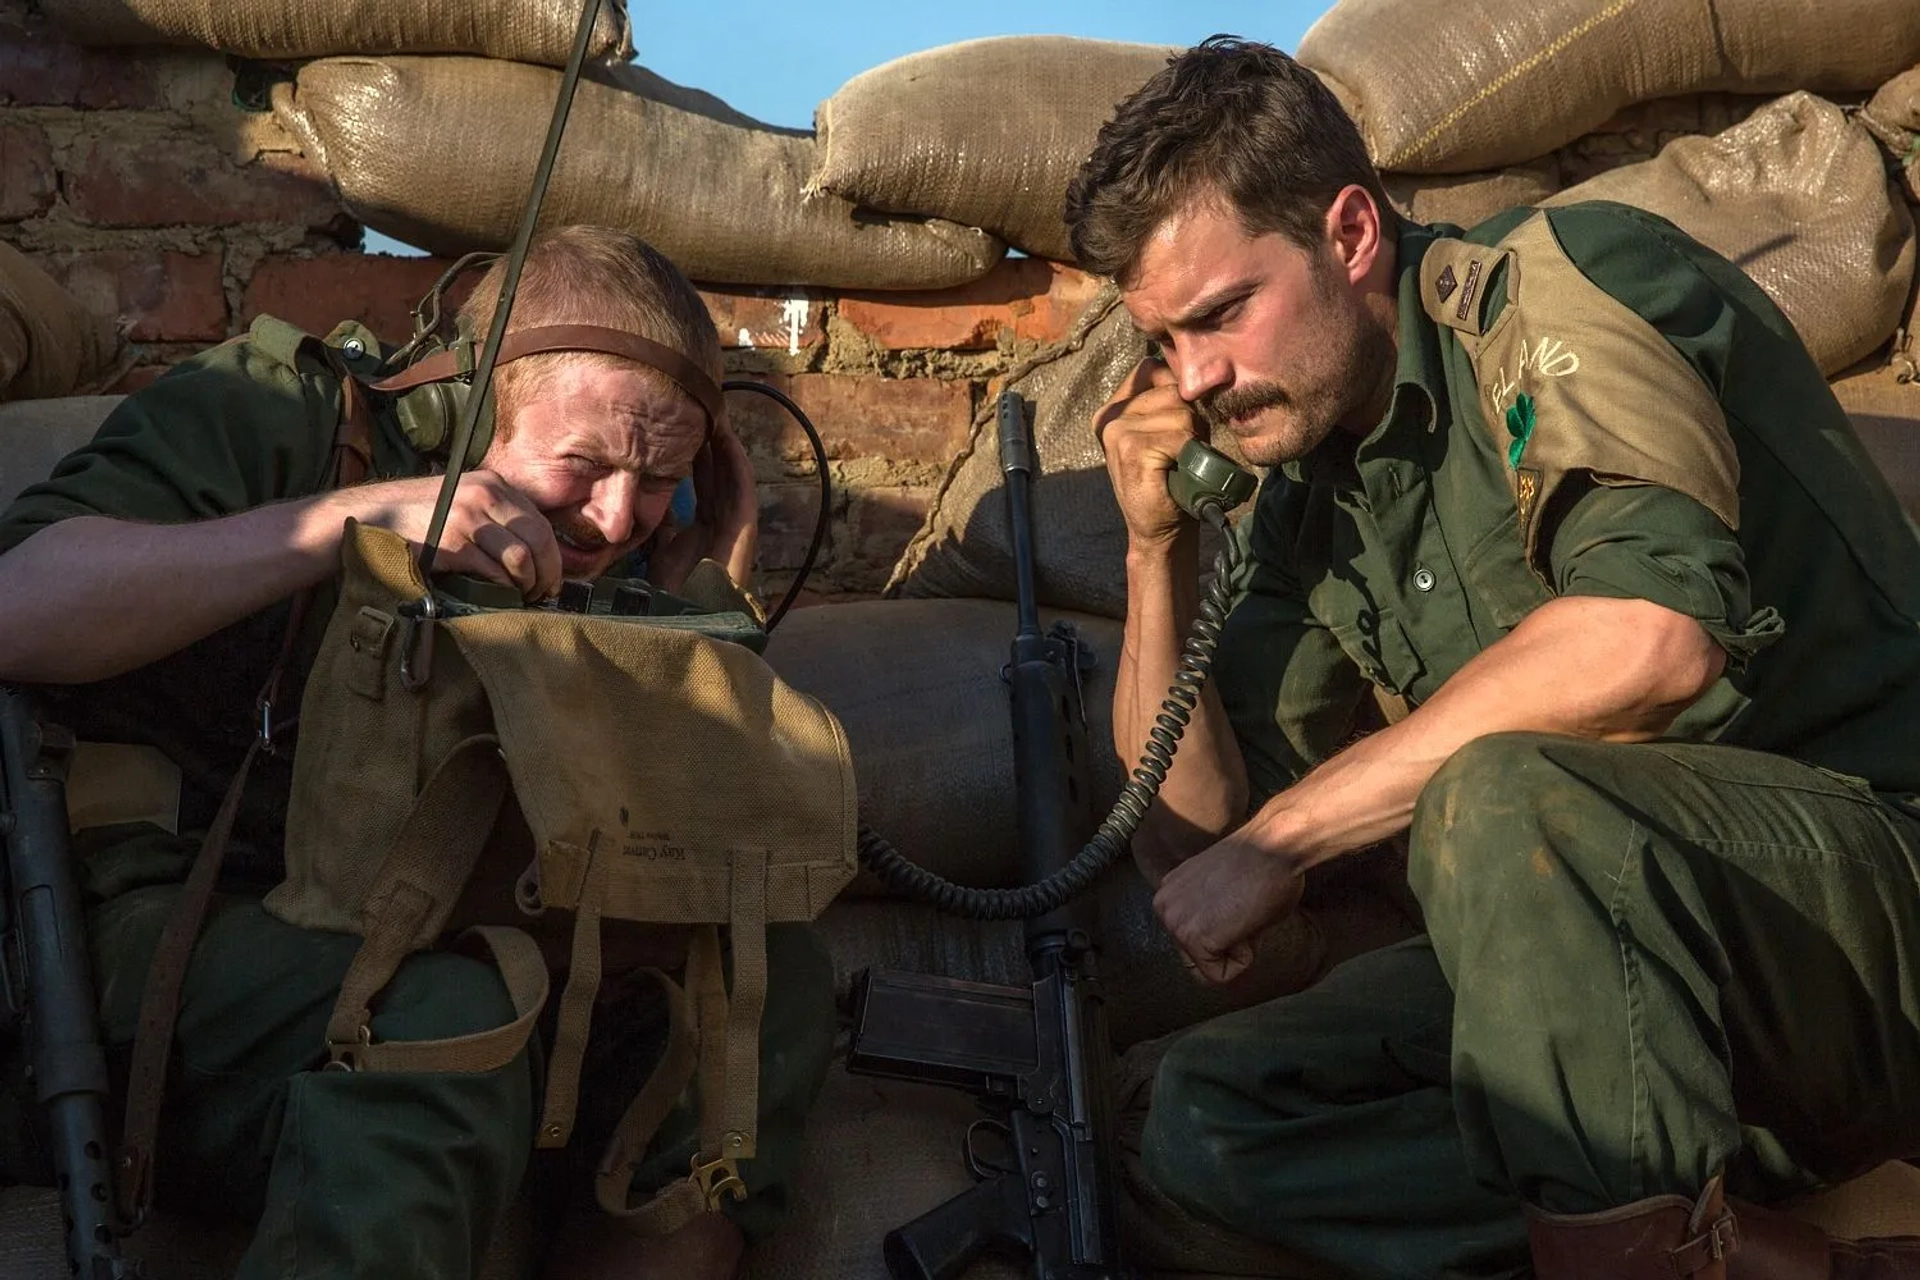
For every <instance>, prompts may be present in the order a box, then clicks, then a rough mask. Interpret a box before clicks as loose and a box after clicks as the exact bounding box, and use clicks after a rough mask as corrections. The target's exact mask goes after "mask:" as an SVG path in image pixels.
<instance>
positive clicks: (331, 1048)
mask: <svg viewBox="0 0 1920 1280" xmlns="http://www.w3.org/2000/svg"><path fill="white" fill-rule="evenodd" d="M372 1047H373V1028H371V1027H369V1026H366V1025H364V1024H363V1025H362V1026H361V1028H360V1032H359V1035H358V1037H357V1038H356V1039H354V1040H352V1041H346V1040H329V1041H327V1060H326V1061H325V1062H323V1063H321V1064H320V1069H321V1070H322V1071H358V1070H359V1069H360V1051H361V1050H363V1049H369V1048H372Z"/></svg>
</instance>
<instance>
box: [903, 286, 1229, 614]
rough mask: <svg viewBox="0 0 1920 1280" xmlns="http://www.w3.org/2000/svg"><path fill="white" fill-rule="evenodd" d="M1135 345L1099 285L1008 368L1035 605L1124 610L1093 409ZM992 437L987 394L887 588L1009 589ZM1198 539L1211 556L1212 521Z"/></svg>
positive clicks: (994, 594)
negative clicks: (1022, 463)
mask: <svg viewBox="0 0 1920 1280" xmlns="http://www.w3.org/2000/svg"><path fill="white" fill-rule="evenodd" d="M1146 354H1147V344H1146V340H1145V339H1143V338H1142V337H1141V336H1140V333H1139V331H1138V330H1137V329H1135V328H1134V327H1133V323H1132V321H1131V320H1129V319H1128V317H1127V312H1126V309H1125V308H1124V307H1122V306H1121V305H1120V295H1119V293H1118V291H1116V290H1114V289H1112V288H1111V287H1109V288H1107V289H1105V290H1104V291H1103V292H1102V293H1101V294H1100V295H1099V296H1097V297H1096V298H1095V299H1094V300H1093V301H1092V302H1091V303H1089V304H1088V305H1087V309H1086V311H1085V312H1083V313H1082V315H1081V316H1080V318H1079V319H1078V320H1076V321H1075V322H1074V327H1073V329H1072V331H1071V332H1070V333H1069V334H1068V336H1067V337H1066V339H1064V340H1063V341H1061V342H1059V343H1057V344H1055V345H1054V346H1052V347H1049V348H1046V349H1044V350H1042V351H1040V352H1038V353H1036V354H1035V355H1034V356H1033V357H1032V358H1030V359H1028V360H1026V361H1023V362H1022V363H1020V364H1018V365H1016V366H1015V367H1014V368H1013V370H1012V371H1011V372H1009V374H1008V375H1007V385H1008V386H1009V387H1011V388H1012V389H1013V390H1014V391H1017V392H1018V393H1020V395H1022V396H1023V397H1025V399H1026V400H1027V402H1028V404H1029V405H1030V406H1031V414H1032V423H1033V436H1034V448H1035V450H1036V452H1037V453H1038V455H1039V459H1040V472H1039V474H1038V475H1036V476H1035V477H1034V496H1033V510H1034V532H1033V553H1034V575H1035V587H1036V590H1037V591H1038V594H1039V600H1040V603H1041V604H1043V605H1048V606H1051V607H1053V608H1056V609H1077V610H1079V611H1081V612H1084V613H1092V614H1098V615H1100V616H1102V617H1107V618H1123V617H1125V616H1126V612H1127V589H1126V587H1127V583H1126V553H1127V535H1126V525H1125V523H1124V522H1123V521H1122V520H1121V517H1120V507H1119V505H1118V504H1117V503H1115V501H1114V499H1113V487H1112V485H1111V484H1110V483H1109V481H1108V479H1107V470H1106V463H1105V461H1104V460H1103V459H1102V457H1101V454H1100V446H1099V443H1098V442H1097V441H1096V440H1095V439H1094V438H1093V415H1094V413H1095V412H1096V411H1097V410H1098V409H1099V408H1100V406H1101V405H1103V404H1105V403H1106V400H1107V397H1108V396H1110V395H1112V394H1113V391H1114V388H1115V387H1117V386H1119V385H1120V380H1121V379H1122V378H1124V377H1125V376H1126V375H1127V371H1128V370H1130V369H1132V368H1133V367H1134V365H1136V364H1138V363H1139V362H1140V360H1141V359H1142V358H1143V357H1144V356H1145V355H1146ZM998 439H999V436H998V431H997V428H996V425H995V422H994V401H993V400H992V399H989V400H988V401H986V402H985V403H983V404H982V405H981V408H980V411H979V413H978V414H976V415H975V417H974V429H973V438H972V440H971V441H970V442H969V444H968V446H967V449H966V451H965V452H963V453H962V454H961V455H960V456H959V457H958V458H957V459H956V460H955V462H954V464H953V466H952V468H951V469H950V470H949V472H948V474H947V478H946V482H945V484H944V485H942V487H941V490H940V494H939V496H938V498H936V499H935V501H934V504H933V506H932V508H931V509H930V510H929V511H928V513H927V518H926V520H925V522H924V523H922V525H921V526H920V531H919V532H918V533H916V534H915V535H914V537H913V540H912V541H911V542H909V543H908V544H907V549H906V550H905V551H904V552H903V553H902V554H901V557H900V560H899V562H898V563H897V564H895V565H894V568H893V574H892V576H891V578H890V579H889V581H888V583H887V593H888V594H889V595H898V596H908V597H913V596H954V597H964V596H986V597H990V598H993V599H998V600H1010V599H1012V598H1013V559H1012V550H1011V538H1010V536H1009V534H1008V530H1007V517H1006V499H1005V497H1004V496H1003V495H1002V493H1001V476H1000V454H999V445H998ZM1214 445H1215V447H1217V448H1219V449H1221V450H1222V451H1224V452H1226V453H1227V454H1229V455H1230V456H1234V457H1235V458H1236V460H1240V459H1239V458H1238V455H1237V453H1236V448H1237V446H1236V445H1235V443H1234V441H1233V440H1232V439H1231V438H1229V437H1226V436H1225V435H1224V434H1223V435H1222V436H1220V437H1217V438H1216V439H1215V440H1214ZM1202 548H1203V555H1204V557H1205V558H1204V561H1203V563H1206V564H1211V563H1212V556H1213V550H1214V548H1215V542H1214V536H1213V533H1212V531H1211V530H1204V531H1203V533H1202Z"/></svg>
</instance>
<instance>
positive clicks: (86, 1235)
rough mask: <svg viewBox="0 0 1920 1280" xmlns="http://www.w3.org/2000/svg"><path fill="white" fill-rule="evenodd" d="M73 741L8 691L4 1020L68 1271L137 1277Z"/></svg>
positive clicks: (2, 878) (113, 1278)
mask: <svg viewBox="0 0 1920 1280" xmlns="http://www.w3.org/2000/svg"><path fill="white" fill-rule="evenodd" d="M73 745H74V744H73V735H72V734H70V733H68V732H67V731H66V730H65V729H62V728H59V727H57V726H54V725H48V724H43V723H42V722H41V721H40V720H39V718H38V717H37V716H36V715H35V714H34V709H33V705H32V703H31V702H30V701H29V700H28V698H27V696H26V695H25V694H23V693H19V692H16V691H14V690H11V689H8V688H6V687H4V686H0V833H4V835H5V836H6V845H7V856H6V859H5V861H4V862H0V978H3V979H4V981H0V998H3V999H4V1008H3V1009H0V1021H4V1023H5V1024H7V1025H10V1026H14V1027H19V1026H21V1025H22V1024H24V1026H25V1030H26V1034H27V1036H28V1039H29V1042H30V1044H31V1047H32V1071H33V1080H34V1085H35V1092H36V1094H37V1096H38V1099H39V1101H40V1103H41V1105H42V1106H44V1107H45V1108H46V1114H47V1121H48V1126H49V1129H50V1131H51V1135H52V1140H53V1169H54V1174H55V1176H56V1178H57V1179H58V1184H59V1187H60V1200H61V1207H62V1209H63V1210H64V1211H65V1220H66V1232H67V1260H68V1262H69V1264H70V1265H71V1267H72V1270H73V1274H74V1275H76V1276H79V1277H83V1280H123V1278H124V1277H135V1276H138V1275H139V1269H138V1266H137V1264H135V1263H132V1262H130V1261H128V1260H126V1259H124V1258H122V1257H121V1256H120V1235H121V1232H120V1227H119V1223H118V1222H117V1221H116V1220H115V1218H114V1216H113V1210H112V1204H113V1195H112V1190H111V1189H112V1186H113V1175H112V1171H111V1170H110V1168H109V1167H108V1163H107V1152H108V1151H109V1150H111V1149H112V1143H111V1141H110V1140H109V1138H108V1136H107V1125H106V1098H107V1087H108V1086H107V1058H106V1051H105V1050H104V1049H103V1048H102V1047H101V1044H100V1022H99V1015H98V1013H97V1011H96V1010H97V1006H96V1005H95V1003H94V990H93V974H92V967H91V965H90V964H89V963H88V959H87V937H86V922H85V920H84V918H83V917H82V915H81V911H80V888H79V885H78V884H76V883H75V881H74V877H73V864H72V862H71V861H70V858H69V850H68V847H67V801H66V780H67V765H68V763H69V761H70V759H71V757H72V754H73Z"/></svg>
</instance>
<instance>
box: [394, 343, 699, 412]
mask: <svg viewBox="0 0 1920 1280" xmlns="http://www.w3.org/2000/svg"><path fill="white" fill-rule="evenodd" d="M547 351H596V352H599V353H600V354H601V355H609V356H619V357H621V358H622V359H626V360H632V361H633V362H635V363H636V364H643V365H646V366H647V367H648V368H649V369H655V370H658V371H659V372H661V373H664V374H665V375H666V376H667V377H668V378H670V379H672V380H673V382H674V383H675V385H677V386H678V387H679V388H680V389H681V390H682V391H685V392H686V393H687V394H688V395H690V396H692V397H693V398H694V400H695V401H696V402H697V403H698V404H699V405H700V407H701V408H703V409H705V410H706V411H707V424H708V426H709V427H711V426H712V425H713V424H714V423H716V422H718V421H720V404H721V401H720V384H719V383H717V382H715V381H714V380H713V379H712V378H711V377H709V376H708V375H707V372H706V370H704V369H702V368H701V367H700V366H699V365H697V364H695V363H694V362H693V361H691V360H689V359H688V358H687V357H685V356H683V355H681V354H680V353H679V352H678V351H675V350H674V349H673V348H672V347H669V346H664V345H662V344H661V343H658V342H652V341H649V340H648V339H646V338H643V337H641V336H640V335H639V334H637V333H628V332H627V331H626V330H624V329H610V328H607V327H606V326H604V325H597V324H548V325H536V326H534V327H532V328H528V329H515V330H513V331H512V332H511V333H509V334H507V336H506V337H505V338H503V339H502V340H501V342H500V355H499V358H498V360H497V362H496V363H498V364H506V363H507V362H508V361H510V360H518V359H520V358H521V357H522V356H531V355H539V354H541V353H543V352H547ZM465 372H466V371H465V370H463V369H462V368H461V367H460V358H459V356H458V354H456V353H455V352H452V351H441V352H437V353H436V354H434V355H431V356H428V357H427V358H426V359H425V360H422V361H420V362H419V363H418V364H414V365H409V366H408V367H407V368H406V369H404V370H402V371H401V372H399V373H396V374H394V375H392V376H391V377H386V378H382V379H380V380H379V381H378V382H376V383H374V384H373V389H374V390H376V391H389V392H391V391H409V390H412V389H413V388H414V387H420V386H425V385H426V384H427V383H429V382H445V381H447V380H448V379H450V378H458V377H461V376H462V375H463V374H464V373H465Z"/></svg>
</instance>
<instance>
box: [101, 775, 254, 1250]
mask: <svg viewBox="0 0 1920 1280" xmlns="http://www.w3.org/2000/svg"><path fill="white" fill-rule="evenodd" d="M264 742H265V739H264V738H261V737H255V738H254V740H253V742H252V744H251V745H249V746H248V747H247V754H246V757H245V758H244V759H243V760H241V762H240V769H239V771H238V772H237V773H235V774H234V775H233V781H232V782H230V783H228V784H227V794H226V795H225V796H223V797H222V798H221V800H220V808H219V811H218V812H217V813H215V814H214V818H213V825H212V826H210V827H208V828H207V834H206V837H205V839H203V840H202V841H201V842H200V852H199V853H198V854H196V855H195V856H194V859H193V869H192V870H191V871H190V872H188V874H187V882H186V884H185V885H183V886H182V887H181V890H180V900H179V901H178V902H177V903H175V904H174V908H173V911H172V913H171V914H170V915H169V916H168V917H167V926H166V928H165V929H164V930H162V931H161V934H160V943H159V945H158V946H156V947H155V948H154V951H153V960H152V962H151V964H150V965H149V967H148V969H147V982H146V986H145V987H144V988H143V989H142V990H141V992H140V1021H139V1024H138V1026H137V1028H136V1030H135V1031H134V1036H133V1063H132V1066H131V1069H130V1070H129V1073H128V1076H127V1113H126V1124H125V1127H124V1128H123V1130H122V1132H121V1139H120V1153H119V1157H118V1159H117V1160H116V1161H115V1162H114V1163H115V1166H116V1167H115V1176H114V1196H115V1199H116V1201H117V1204H116V1206H115V1207H116V1208H117V1209H118V1210H119V1212H120V1218H121V1221H122V1222H124V1223H128V1224H130V1225H137V1224H138V1223H140V1222H141V1221H143V1220H144V1219H145V1218H146V1214H147V1206H148V1205H150V1204H151V1203H152V1202H153V1148H154V1140H155V1138H156V1137H157V1136H158V1134H159V1132H160V1100H161V1097H162V1096H163V1095H164V1094H165V1092H166V1087H167V1058H168V1056H169V1055H170V1053H171V1051H172V1048H173V1029H174V1024H175V1022H176V1021H177V1020H178V1018H179V1016H180V989H181V988H182V987H183V986H184V985H185V984H186V979H187V962H188V961H189V960H191V959H192V958H193V944H194V941H195V939H197V938H198V937H199V936H200V925H201V922H202V921H204V920H205V919H206V915H207V907H208V905H209V904H210V903H211V902H212V901H213V889H214V886H215V885H216V884H217V883H219V879H220V864H221V863H222V862H223V861H225V860H226V856H227V842H228V841H229V840H230V839H231V838H232V836H233V820H234V817H235V815H236V814H238V813H239V811H240V795H241V793H242V792H244V791H245V790H246V787H247V775H248V774H249V773H251V772H253V762H254V761H255V760H257V759H259V757H260V748H261V746H262V744H263V743H264Z"/></svg>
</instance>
